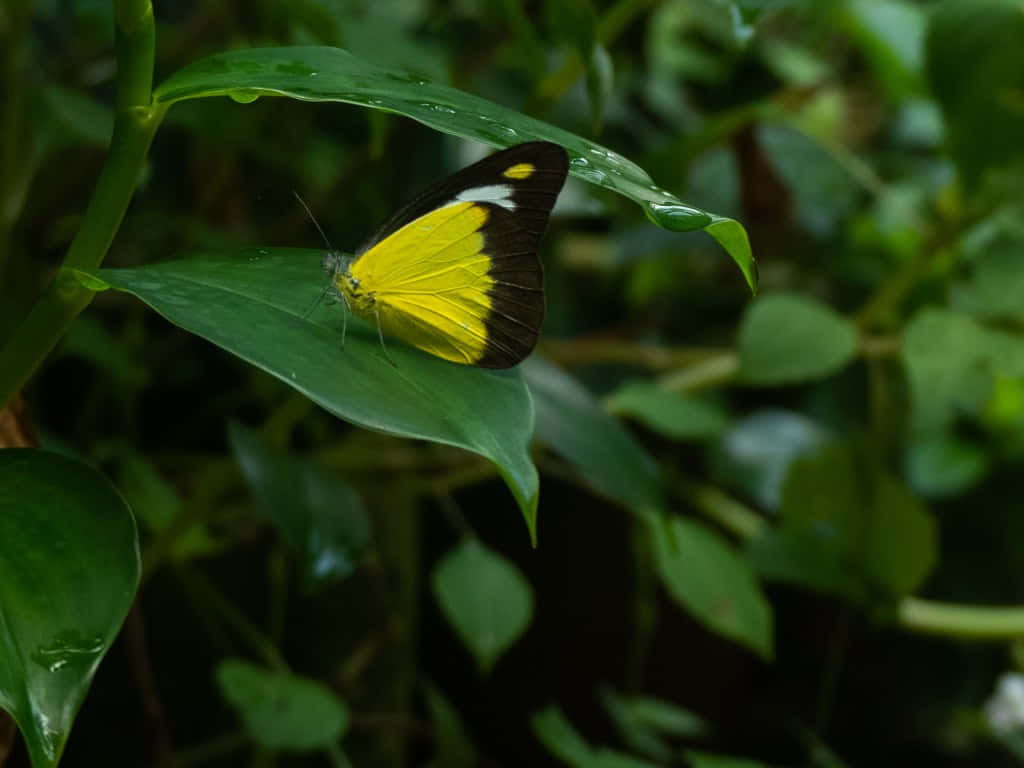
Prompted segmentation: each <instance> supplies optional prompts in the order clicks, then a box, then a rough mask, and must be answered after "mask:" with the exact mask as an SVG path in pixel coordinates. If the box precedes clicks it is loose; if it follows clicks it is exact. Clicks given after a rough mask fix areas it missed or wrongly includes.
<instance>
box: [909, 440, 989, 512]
mask: <svg viewBox="0 0 1024 768" xmlns="http://www.w3.org/2000/svg"><path fill="white" fill-rule="evenodd" d="M904 463H905V466H906V474H907V482H908V483H909V484H910V486H911V487H912V488H913V489H914V490H915V491H917V492H918V493H920V494H921V495H922V496H926V497H930V498H945V497H948V496H955V495H957V494H959V493H963V492H964V491H967V490H969V489H970V488H972V487H973V486H974V485H976V484H977V483H978V482H980V481H981V480H982V478H984V477H985V475H986V474H987V473H988V470H989V467H990V465H991V460H990V458H989V454H988V452H987V451H986V450H985V449H984V448H982V447H981V446H979V445H976V444H975V443H972V442H970V441H968V440H965V439H963V438H960V437H957V436H956V435H952V434H943V433H938V434H929V435H921V436H918V437H916V438H914V439H913V440H911V442H910V444H909V445H908V446H907V451H906V456H905V459H904Z"/></svg>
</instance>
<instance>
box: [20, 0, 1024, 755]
mask: <svg viewBox="0 0 1024 768" xmlns="http://www.w3.org/2000/svg"><path fill="white" fill-rule="evenodd" d="M112 14H113V11H112V8H111V4H110V3H109V2H105V1H104V0H35V1H34V2H32V1H31V0H6V1H5V4H4V5H3V7H0V57H2V58H3V60H4V68H3V72H4V74H3V77H4V81H3V86H2V88H3V91H2V92H3V94H4V100H3V116H2V119H3V124H2V126H3V127H2V144H3V146H2V149H3V156H2V157H3V166H2V171H3V175H2V178H0V194H2V199H0V205H2V207H0V251H2V252H3V253H4V254H5V258H4V260H3V262H2V265H3V269H4V271H3V273H2V275H3V295H4V301H3V302H2V303H0V330H2V331H3V333H4V334H6V333H7V332H9V331H10V329H11V328H13V327H15V326H16V325H17V323H18V321H19V320H20V318H21V317H23V316H24V314H25V312H26V311H27V308H28V307H29V306H30V305H31V303H32V301H33V299H34V297H35V296H36V295H37V293H38V291H39V290H40V288H41V286H42V285H43V283H44V281H45V279H46V278H47V276H48V275H49V273H50V271H51V270H52V268H53V267H54V266H55V265H56V264H58V263H59V261H60V258H61V256H62V253H63V251H64V249H65V248H66V247H67V245H68V243H69V241H70V239H71V237H72V236H73V235H74V233H75V231H76V228H77V225H78V223H79V221H80V220H81V216H82V211H83V210H84V206H85V202H86V200H87V199H88V195H89V192H90V190H91V188H92V185H93V182H94V180H95V178H96V174H97V173H98V171H99V169H100V168H101V166H102V163H103V158H104V150H105V146H106V142H107V140H108V138H109V135H110V127H111V123H112V111H111V110H112V103H113V83H114V76H115V71H116V67H115V59H114V53H113V31H112V30H113V27H114V19H113V15H112ZM155 15H156V22H157V36H156V41H157V55H156V82H159V81H160V80H162V79H163V78H164V77H166V76H167V75H169V74H171V73H173V72H175V71H176V70H178V69H179V68H181V67H182V66H184V65H185V64H187V63H189V62H191V61H193V60H195V59H197V58H199V57H201V56H203V55H207V54H210V53H215V52H218V51H221V50H225V49H229V48H239V47H254V46H274V45H331V46H340V47H344V48H347V49H348V50H350V51H351V52H352V53H353V54H355V55H356V56H358V57H360V58H362V59H365V60H368V61H371V62H374V63H377V64H380V65H382V66H386V67H394V68H400V69H404V70H408V71H410V72H412V73H415V74H416V75H419V76H422V77H424V78H428V79H431V80H435V81H438V82H444V83H449V84H451V85H454V86H456V87H458V88H460V89H463V90H467V91H470V92H473V93H475V94H478V95H481V96H483V97H486V98H488V99H491V100H493V101H495V102H498V103H500V104H503V105H507V106H509V107H512V108H514V109H518V110H520V111H522V112H524V113H527V114H531V115H534V116H537V117H540V118H541V119H544V120H546V121H549V122H551V123H554V124H556V125H559V126H562V127H564V128H567V129H569V130H571V131H573V132H576V133H579V134H580V135H583V136H589V137H592V138H595V139H596V140H598V141H599V142H600V143H602V144H605V145H606V146H608V147H611V148H614V149H615V150H617V151H618V152H620V153H622V154H623V155H625V156H626V157H628V158H630V159H632V160H634V161H635V162H637V163H638V164H639V165H640V166H641V167H643V168H645V169H647V170H648V172H650V173H651V174H652V176H653V177H654V179H655V181H656V182H657V183H658V184H659V185H661V186H663V187H665V188H666V189H669V190H671V191H672V192H674V193H676V194H677V195H679V196H680V197H681V198H682V199H683V200H684V201H686V202H687V203H690V204H693V205H695V206H699V207H702V208H705V209H707V210H710V211H713V212H715V213H718V214H721V215H726V216H733V217H735V218H737V219H739V220H740V221H742V222H743V224H744V225H745V226H746V227H747V229H748V232H749V233H750V237H751V241H752V244H753V247H754V253H755V255H756V257H757V259H758V263H759V266H760V291H759V296H758V297H757V298H754V299H752V298H751V296H750V293H749V291H748V289H747V287H746V285H745V284H744V281H743V279H742V276H741V275H740V274H739V272H738V271H737V270H736V268H735V265H734V264H732V263H731V262H730V260H729V259H728V258H727V257H725V256H724V255H723V253H722V251H721V249H720V248H719V247H718V246H717V245H716V244H715V243H714V242H713V241H712V240H711V239H710V238H708V237H707V236H705V235H703V234H700V233H693V234H684V235H681V234H676V233H672V232H668V231H665V230H662V229H658V228H656V227H654V226H652V225H651V224H650V223H649V222H648V221H646V220H645V219H644V218H643V215H642V212H640V211H639V210H638V209H637V207H636V206H635V205H633V204H632V203H630V202H629V201H627V200H624V199H623V198H620V197H616V196H614V195H612V194H609V193H607V192H606V191H605V190H601V189H599V188H597V187H593V186H588V185H585V184H583V183H581V182H579V181H578V180H573V179H570V181H569V183H568V184H567V186H566V189H565V190H564V192H563V194H562V196H561V199H560V201H559V205H558V207H557V209H556V212H555V215H554V218H553V220H552V225H551V227H550V230H549V233H548V236H547V237H546V238H545V243H544V251H543V261H544V265H545V270H546V276H547V279H546V289H547V306H548V315H547V319H546V323H545V328H544V337H543V340H542V343H541V346H540V348H539V351H538V354H537V355H535V357H534V358H533V359H531V360H530V361H529V362H528V363H527V364H525V365H524V373H525V376H526V380H527V382H528V384H529V386H530V389H531V392H532V393H533V397H534V401H535V407H536V410H537V425H536V435H535V437H536V446H535V452H534V457H535V460H536V461H537V464H538V467H539V469H540V471H541V478H542V491H541V501H540V508H539V538H540V543H539V547H538V548H537V549H531V547H530V543H529V540H528V537H527V536H526V535H524V531H523V526H522V522H521V520H520V516H519V513H518V511H517V509H516V505H515V501H514V500H513V498H512V497H511V495H510V494H509V493H508V491H507V489H506V488H505V487H504V485H503V484H502V482H501V480H500V478H498V476H497V474H496V471H495V470H494V468H493V467H492V466H491V465H489V464H486V463H485V462H483V461H482V460H480V459H478V458H477V457H471V456H470V455H469V454H465V453H462V452H459V451H456V450H455V449H449V448H444V447H441V446H437V445H432V444H425V443H423V444H421V443H416V442H411V441H403V440H399V439H396V438H391V437H385V436H382V435H378V434H374V433H371V432H367V431H364V430H360V429H357V428H354V427H349V426H348V425H346V424H344V423H342V422H340V421H338V420H337V419H336V418H334V417H333V416H330V415H329V414H327V413H325V412H323V411H321V410H319V409H317V408H316V407H315V406H314V405H313V404H312V403H311V402H310V401H309V400H307V399H306V398H305V397H303V396H301V395H300V394H298V393H297V392H294V391H292V390H290V389H289V388H288V387H287V386H285V385H284V384H282V383H281V382H279V381H277V380H275V379H273V378H271V377H270V376H268V375H266V374H265V373H262V372H261V371H259V370H257V369H256V368H254V367H250V366H248V365H246V364H245V363H243V362H242V361H240V360H237V359H235V358H232V357H230V356H228V355H225V354H224V353H223V352H222V351H220V350H218V349H216V348H214V347H212V346H210V345H208V344H205V343H204V342H203V341H202V340H201V339H199V338H196V337H193V336H189V335H188V334H186V333H185V332H183V331H181V330H180V329H176V328H174V327H172V326H170V325H169V324H168V323H166V322H165V321H163V320H162V319H161V318H159V317H158V316H157V315H155V314H154V313H152V312H150V311H149V310H148V309H147V308H146V307H144V306H143V305H142V304H141V303H139V302H137V301H135V300H133V299H131V298H130V297H128V296H127V295H124V294H117V295H115V294H114V293H113V292H106V293H104V294H100V295H99V296H98V298H97V300H96V301H95V302H94V303H93V305H92V307H91V308H90V309H89V311H88V312H86V313H84V314H83V315H81V316H80V317H79V318H78V319H77V320H76V322H75V324H74V326H73V328H72V329H71V332H70V333H69V334H68V335H67V337H66V339H65V340H64V342H63V343H62V344H61V346H60V347H59V348H58V350H57V352H56V353H55V354H54V355H53V356H52V357H51V358H50V360H49V362H48V364H47V365H46V367H45V369H44V370H43V371H42V372H41V373H40V374H39V375H38V376H37V378H36V379H35V381H34V383H33V385H32V387H31V388H30V389H28V390H27V391H26V393H25V394H26V398H27V400H28V402H29V404H30V407H31V416H32V421H33V424H34V426H35V429H36V431H37V433H38V435H39V437H40V441H41V443H42V445H43V446H44V447H47V448H50V449H51V450H57V451H60V452H63V453H67V454H70V455H74V456H78V457H80V458H82V459H84V460H86V461H87V462H89V463H91V464H93V465H94V466H96V467H98V468H100V469H101V470H102V471H103V472H104V473H106V474H107V475H108V476H109V477H110V478H111V479H112V480H113V482H114V483H115V484H116V485H117V487H118V488H119V489H120V490H121V492H122V493H123V495H124V497H125V498H126V500H127V501H128V502H129V504H130V505H131V507H132V509H133V511H134V513H135V515H136V517H137V520H138V524H139V528H140V536H141V541H142V552H143V557H142V563H143V571H142V587H141V590H140V593H139V597H138V600H137V608H136V612H135V613H134V614H133V616H132V618H130V619H129V623H128V625H127V629H126V631H125V632H124V633H122V637H121V639H120V640H119V641H118V642H117V643H116V644H115V645H114V648H113V651H112V652H111V654H110V656H109V657H108V658H107V660H106V661H105V662H104V664H103V666H102V667H101V668H100V671H99V673H98V676H97V678H96V680H95V682H94V685H93V687H92V690H91V693H90V694H89V697H88V698H87V699H86V702H85V705H84V707H83V709H82V711H81V713H80V715H79V718H78V721H77V724H76V726H75V730H74V732H73V734H72V737H71V740H70V742H69V745H68V749H67V752H66V755H65V759H64V761H63V764H64V765H67V766H95V765H111V766H113V765H140V766H146V765H168V766H170V765H181V766H186V765H205V764H209V765H252V766H270V765H275V764H276V765H281V766H292V765H294V766H300V765H311V766H312V765H324V764H330V765H344V764H345V761H346V760H347V761H350V762H351V764H352V765H355V766H407V765H408V766H414V765H415V766H419V765H431V766H437V767H438V768H440V767H442V766H473V765H481V766H523V765H529V766H543V765H570V766H577V767H580V768H582V767H587V768H589V767H590V766H598V767H599V768H628V767H630V766H634V767H635V766H672V765H684V764H685V765H691V766H695V767H696V768H705V767H707V768H732V767H735V766H743V767H744V768H747V767H750V766H762V765H765V766H767V765H775V766H784V765H785V766H798V765H813V766H843V765H849V766H853V765H870V766H897V765H898V766H905V765H916V764H926V765H930V766H976V765H1013V764H1016V762H1017V760H1018V759H1019V758H1020V757H1022V756H1024V738H1022V737H1021V735H1020V731H1019V730H1018V729H1020V728H1021V725H1022V723H1024V711H1022V710H1024V690H1021V689H1020V688H1021V686H1020V685H1019V684H1018V683H1016V682H1015V680H1016V678H1014V677H1012V674H1013V671H1014V669H1015V668H1016V667H1017V666H1019V665H1020V664H1021V660H1022V658H1024V656H1022V654H1021V653H1020V648H1019V647H1016V646H1014V645H1013V644H1012V642H1011V640H1012V635H1013V634H1014V633H1016V634H1022V627H1021V626H1020V622H1019V621H1018V623H1017V624H1013V623H1012V622H1011V623H1010V624H1009V625H1007V626H1009V629H1006V628H1003V629H999V628H996V629H993V628H992V627H991V626H990V625H988V624H986V621H988V619H989V618H990V616H989V614H986V613H984V611H982V612H980V613H972V612H971V609H969V607H968V606H971V605H974V606H978V605H985V604H1004V605H1011V604H1013V603H1014V602H1015V601H1021V598H1022V595H1024V578H1022V574H1024V545H1022V543H1024V529H1022V525H1024V518H1022V516H1021V514H1020V512H1021V510H1022V504H1024V502H1022V490H1024V489H1022V485H1021V480H1020V477H1021V471H1022V462H1024V336H1022V335H1021V332H1022V330H1024V224H1022V222H1024V216H1022V207H1024V204H1022V201H1024V195H1022V192H1024V141H1022V139H1021V137H1022V136H1024V46H1022V45H1021V44H1020V41H1021V40H1024V12H1022V8H1021V5H1020V3H1019V2H1017V1H1016V0H942V1H940V2H924V1H922V2H912V1H911V0H837V2H813V1H812V0H735V1H734V2H729V1H727V0H593V1H591V0H530V1H529V2H523V3H520V2H518V1H517V0H500V1H499V2H484V1H483V0H454V1H442V0H386V1H385V0H378V1H376V2H372V1H369V0H257V1H256V2H242V1H241V0H207V1H206V2H194V1H191V0H161V1H160V2H157V3H156V4H155ZM483 152H484V149H483V148H482V147H481V146H479V145H474V144H470V143H468V142H460V141H457V140H454V139H452V138H450V137H445V136H442V135H440V134H438V133H436V132H433V131H431V130H429V129H427V128H425V127H423V126H421V125H419V124H417V123H414V122H412V121H409V120H406V119H403V118H400V117H396V116H388V115H385V114H383V113H378V112H370V111H367V110H364V109H361V108H358V107H355V106H347V105H342V104H308V103H303V102H300V101H296V100H290V99H259V100H258V101H256V102H254V103H251V104H239V103H236V102H235V101H232V100H230V99H224V98H221V99H201V100H194V101H187V102H183V103H181V104H178V105H176V106H174V108H173V109H171V111H170V112H169V113H168V115H167V118H166V121H165V124H164V126H163V130H161V131H160V133H159V134H158V136H157V138H156V141H155V143H154V145H153V148H152V150H151V153H150V159H149V163H148V166H147V167H146V169H145V172H144V175H143V177H142V179H141V180H140V184H139V187H138V190H137V193H136V195H135V198H134V201H133V203H132V206H131V208H130V210H129V213H128V215H127V217H126V219H125V221H124V224H123V226H122V228H121V231H120V233H119V235H118V237H117V239H116V241H115V242H114V245H113V247H112V249H111V251H110V254H109V256H108V258H107V260H106V266H131V265H137V264H143V263H148V262H153V261H160V260H165V259H169V258H171V257H175V256H181V255H185V254H187V253H189V252H194V251H197V250H203V249H209V248H218V247H231V248H240V247H243V246H252V245H260V246H300V245H304V246H309V247H317V246H318V236H317V233H316V232H315V230H314V228H313V227H312V226H311V224H310V222H309V221H308V220H307V218H306V215H305V213H304V212H303V210H302V209H301V207H300V206H298V205H297V204H296V203H295V202H294V198H293V196H292V190H293V189H294V190H298V191H300V192H301V193H302V195H303V196H304V197H305V199H306V200H307V201H308V203H309V205H310V207H311V208H312V210H313V211H314V212H315V213H316V215H317V217H318V219H319V221H320V223H321V225H322V226H323V228H324V229H325V230H326V231H327V233H329V235H330V237H331V238H332V240H333V241H334V243H335V245H337V246H338V247H340V248H342V249H344V250H352V249H353V248H354V247H355V246H356V245H358V243H359V242H360V241H361V240H362V239H363V238H364V237H365V236H367V234H368V233H369V232H371V231H372V229H373V228H374V227H375V225H376V224H377V223H378V222H380V221H381V220H383V219H384V218H385V217H386V216H387V215H388V214H389V213H390V212H391V211H393V210H394V209H395V208H396V207H397V206H398V205H400V204H401V203H402V202H403V201H405V200H407V199H409V197H410V196H411V195H413V194H415V192H416V191H417V190H419V189H421V188H422V187H423V186H425V185H427V184H429V183H430V182H431V181H433V180H436V179H438V178H440V177H442V176H443V175H445V174H446V173H449V172H451V171H453V170H454V169H456V168H458V167H460V166H461V165H463V164H465V163H467V162H469V161H471V160H472V159H475V158H476V157H478V156H480V155H481V154H482V153H483ZM912 595H913V596H914V597H911V596H912ZM921 598H932V599H933V600H935V601H941V602H930V601H928V600H922V599H921ZM253 662H258V664H254V663H253ZM1000 676H1003V678H1002V680H1003V682H1002V683H1001V684H1000V685H999V687H998V688H997V680H999V679H1000ZM1015 686H1016V687H1015ZM986 702H988V706H987V708H986V706H985V705H986ZM1014 707H1016V709H1014ZM339 743H341V744H343V747H344V753H342V752H341V751H340V750H339V749H338V746H337V745H338V744H339ZM726 755H729V756H734V757H725V756H726ZM346 756H347V757H346ZM9 764H10V765H15V766H20V765H25V764H27V758H26V756H25V754H24V749H23V748H21V747H16V748H15V750H14V752H13V753H12V754H11V755H10V757H9Z"/></svg>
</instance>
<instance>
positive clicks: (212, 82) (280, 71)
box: [153, 47, 757, 290]
mask: <svg viewBox="0 0 1024 768" xmlns="http://www.w3.org/2000/svg"><path fill="white" fill-rule="evenodd" d="M206 96H231V97H233V98H235V99H236V100H239V101H243V102H246V101H252V100H253V99H255V98H257V97H259V96H287V97H290V98H294V99H302V100H304V101H340V102H346V103H349V104H358V105H360V106H364V107H369V108H371V109H379V110H383V111H385V112H393V113H396V114H400V115H404V116H406V117H410V118H412V119H414V120H417V121H419V122H421V123H423V124H424V125H427V126H429V127H431V128H434V129H435V130H438V131H442V132H444V133H449V134H452V135H454V136H461V137H462V138H466V139H474V140H476V141H481V142H483V143H485V144H489V145H491V146H496V147H508V146H512V145H513V144H519V143H522V142H524V141H531V140H537V139H541V140H546V141H553V142H555V143H557V144H561V145H562V146H563V147H565V148H566V150H567V151H568V152H569V154H570V171H571V172H572V173H573V174H574V175H575V176H577V177H579V178H581V179H583V180H584V181H589V182H590V183H592V184H597V185H599V186H602V187H605V188H607V189H610V190H612V191H614V192H618V193H619V194H621V195H624V196H625V197H628V198H629V199H631V200H633V201H635V202H636V203H638V204H640V205H641V206H642V207H643V208H644V211H645V212H646V214H647V216H648V217H649V218H650V219H651V220H652V221H653V222H655V223H656V224H658V225H659V226H662V227H665V228H666V229H670V230H672V231H690V230H694V229H702V228H705V229H707V230H708V232H709V234H711V235H712V236H713V237H715V239H717V240H718V241H719V242H720V243H721V244H722V245H723V247H724V248H725V249H726V251H728V253H729V255H730V256H731V257H732V258H733V260H735V261H736V263H737V264H738V265H739V267H740V270H741V271H742V272H743V275H744V277H745V278H746V280H747V283H748V284H749V286H750V289H751V290H755V289H756V287H757V273H756V267H755V265H754V260H753V257H752V255H751V253H750V247H749V243H747V239H746V234H745V233H743V228H742V227H741V226H740V225H739V224H738V223H737V222H735V221H732V220H731V219H722V218H719V217H714V216H713V215H712V214H709V213H706V212H704V211H701V210H699V209H696V208H692V207H691V206H688V205H685V204H684V203H683V202H682V201H680V200H679V198H678V197H676V196H675V195H673V194H671V193H669V192H667V191H665V190H664V189H661V188H660V187H658V186H656V185H655V184H654V183H653V182H652V181H651V177H650V176H648V175H647V173H646V172H645V171H644V170H643V169H642V168H640V167H638V166H637V165H635V164H634V163H632V162H630V161H629V160H627V159H626V158H624V157H622V156H621V155H619V154H617V153H615V152H612V151H611V150H609V149H606V148H605V147H602V146H600V145H599V144H595V143H594V142H592V141H588V140H587V139H584V138H582V137H580V136H576V135H575V134H572V133H569V132H568V131H565V130H563V129H561V128H558V127H556V126H553V125H549V124H548V123H544V122H542V121H540V120H537V119H535V118H532V117H529V116H527V115H523V114H521V113H519V112H516V111H514V110H511V109H508V108H507V107H503V106H501V105H499V104H495V103H493V102H490V101H487V100H486V99H481V98H479V97H477V96H474V95H472V94H469V93H465V92H463V91H459V90H456V89H455V88H451V87H449V86H446V85H440V84H437V83H432V82H429V81H428V80H426V79H424V78H423V77H420V76H418V75H413V74H410V73H408V72H405V71H402V70H399V69H389V68H385V67H379V66H376V65H374V64H371V63H369V62H366V61H362V60H360V59H358V58H356V57H354V56H352V55H351V54H349V53H348V52H347V51H343V50H341V49H339V48H327V47H281V48H256V49H249V50H238V51H230V52H227V53H220V54H216V55H214V56H210V57H208V58H205V59H202V60H200V61H197V62H195V63H193V64H190V65H189V66H187V67H185V68H184V69H182V70H179V71H178V72H176V73H175V74H173V75H172V76H171V77H169V78H168V79H167V80H166V81H164V82H163V84H161V85H160V86H159V87H158V88H157V89H156V90H155V91H154V93H153V97H154V99H155V100H156V101H157V102H158V103H163V104H172V103H174V102H176V101H180V100H182V99H194V98H201V97H206ZM712 226H715V227H716V229H715V230H714V231H713V230H712V229H711V227H712Z"/></svg>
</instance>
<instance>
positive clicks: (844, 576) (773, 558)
mask: <svg viewBox="0 0 1024 768" xmlns="http://www.w3.org/2000/svg"><path fill="white" fill-rule="evenodd" d="M746 554H747V560H748V561H749V562H750V564H751V565H752V566H753V568H754V571H756V572H757V575H758V576H760V577H761V578H762V579H766V580H768V581H777V582H781V583H783V584H790V585H793V586H798V587H804V588H806V589H811V590H814V591H815V592H821V593H823V594H826V595H837V596H839V597H845V598H847V599H848V600H851V601H853V602H857V603H866V602H867V601H868V599H869V597H870V592H871V590H870V589H869V585H868V584H867V583H866V582H865V578H864V576H863V575H862V574H861V573H859V572H858V571H857V570H856V569H853V568H850V567H849V565H848V564H847V562H846V561H845V559H844V558H843V557H842V556H840V555H839V553H838V552H837V550H836V548H835V547H834V546H826V547H823V546H822V540H821V537H820V536H818V535H815V533H814V532H812V531H795V530H787V529H785V528H782V529H779V528H768V529H766V530H765V531H764V532H763V533H762V534H761V535H759V536H755V537H754V538H752V539H750V540H749V541H747V543H746Z"/></svg>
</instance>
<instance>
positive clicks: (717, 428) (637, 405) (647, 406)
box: [607, 381, 729, 440]
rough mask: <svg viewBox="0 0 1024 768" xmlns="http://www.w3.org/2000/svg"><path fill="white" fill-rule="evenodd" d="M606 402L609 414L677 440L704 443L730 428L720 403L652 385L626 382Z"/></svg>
mask: <svg viewBox="0 0 1024 768" xmlns="http://www.w3.org/2000/svg"><path fill="white" fill-rule="evenodd" d="M607 402H608V408H609V410H611V412H612V413H614V414H616V415H619V416H628V417H630V418H633V419H636V420H637V421H639V422H640V423H642V424H643V425H644V426H646V427H649V428H650V429H652V430H654V431H655V432H659V433H661V434H663V435H665V436H666V437H671V438H674V439H676V440H704V439H707V438H711V437H715V436H716V435H719V434H721V432H722V431H723V430H725V429H726V428H727V427H728V426H729V414H728V412H727V411H726V409H725V407H724V406H722V405H721V404H720V403H718V402H715V401H713V400H709V399H707V398H703V397H696V396H695V397H687V396H686V395H681V394H679V393H677V392H667V391H665V390H664V389H661V388H660V387H658V386H657V385H656V384H654V383H651V382H644V381H633V382H629V383H627V384H625V385H624V386H622V387H620V388H619V389H617V390H616V391H615V392H613V393H612V395H611V396H610V397H609V398H608V401H607Z"/></svg>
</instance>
